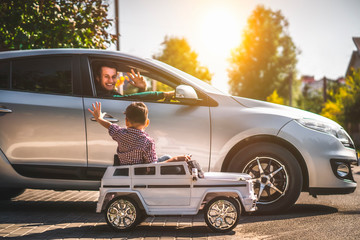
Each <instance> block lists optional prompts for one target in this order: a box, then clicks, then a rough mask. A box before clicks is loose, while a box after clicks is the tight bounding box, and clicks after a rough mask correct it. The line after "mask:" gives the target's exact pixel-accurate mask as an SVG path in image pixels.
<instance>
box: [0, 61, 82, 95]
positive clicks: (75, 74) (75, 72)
mask: <svg viewBox="0 0 360 240" xmlns="http://www.w3.org/2000/svg"><path fill="white" fill-rule="evenodd" d="M59 57H69V58H71V65H70V66H71V88H72V93H70V94H65V93H54V92H49V93H48V92H35V91H30V90H22V89H14V86H13V77H14V76H13V66H14V62H16V61H24V60H25V61H31V60H32V59H35V60H38V59H49V58H59ZM1 61H2V62H3V61H4V62H6V61H7V62H9V65H10V66H9V71H10V78H9V88H7V89H1V90H6V91H15V92H27V93H34V94H46V95H57V96H68V97H76V96H79V97H80V96H82V85H81V82H80V81H76V79H80V78H81V71H80V61H79V56H77V55H74V54H45V55H32V56H20V57H9V58H7V59H1Z"/></svg>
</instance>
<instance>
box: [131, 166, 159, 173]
mask: <svg viewBox="0 0 360 240" xmlns="http://www.w3.org/2000/svg"><path fill="white" fill-rule="evenodd" d="M134 170H135V175H155V167H137V168H134Z"/></svg>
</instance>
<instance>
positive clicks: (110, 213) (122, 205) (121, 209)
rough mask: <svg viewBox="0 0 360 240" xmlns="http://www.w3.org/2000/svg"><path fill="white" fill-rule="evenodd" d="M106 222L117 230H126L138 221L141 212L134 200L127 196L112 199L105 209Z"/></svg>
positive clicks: (133, 226)
mask: <svg viewBox="0 0 360 240" xmlns="http://www.w3.org/2000/svg"><path fill="white" fill-rule="evenodd" d="M105 219H106V222H107V223H108V224H109V225H110V226H111V227H112V228H113V229H115V230H117V231H128V230H131V229H133V228H135V227H136V225H137V224H138V223H139V222H140V219H141V213H140V209H139V207H138V206H137V204H136V202H135V201H134V200H133V199H131V198H127V197H119V198H115V199H113V200H112V201H111V202H110V203H109V204H108V206H107V208H106V211H105Z"/></svg>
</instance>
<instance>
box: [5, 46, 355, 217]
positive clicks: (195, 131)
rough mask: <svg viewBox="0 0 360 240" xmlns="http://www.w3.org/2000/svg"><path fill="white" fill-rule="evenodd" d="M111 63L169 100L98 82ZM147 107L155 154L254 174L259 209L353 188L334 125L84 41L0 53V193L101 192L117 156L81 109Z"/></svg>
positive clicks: (114, 111)
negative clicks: (77, 45) (104, 88)
mask: <svg viewBox="0 0 360 240" xmlns="http://www.w3.org/2000/svg"><path fill="white" fill-rule="evenodd" d="M105 62H106V63H109V62H111V64H113V65H116V70H117V74H118V81H119V82H120V81H121V78H122V77H124V76H125V77H126V72H130V70H131V69H135V70H136V71H139V72H141V74H142V75H143V76H144V78H145V79H146V81H147V82H148V89H146V90H148V91H176V94H175V98H174V99H161V100H146V99H137V98H136V95H135V97H133V98H132V99H131V98H124V97H119V96H120V95H121V94H128V93H133V92H134V91H136V89H134V88H132V87H131V85H130V84H123V85H121V87H120V86H118V84H117V85H116V86H117V91H118V92H119V95H113V96H109V95H102V94H101V92H100V91H99V89H97V84H96V76H97V71H98V70H97V69H98V66H101V64H104V63H105ZM134 100H135V101H136V100H140V101H144V102H145V103H146V105H147V106H148V108H149V117H150V121H151V123H150V126H149V127H148V128H147V130H146V131H147V132H148V133H149V135H150V136H152V137H153V138H154V139H155V142H156V151H157V153H158V155H162V154H171V155H173V156H176V155H182V154H186V153H191V154H192V155H193V159H196V160H198V162H199V163H200V164H201V165H202V166H203V168H204V170H205V171H214V172H216V171H224V172H226V171H227V172H245V173H248V174H249V175H250V176H252V179H253V181H254V187H255V194H256V195H257V198H258V202H257V206H258V208H259V210H260V211H276V210H280V209H285V208H287V207H289V206H291V205H292V204H294V203H295V202H296V200H297V198H298V196H299V194H300V192H301V191H306V192H309V193H310V194H312V195H317V194H345V193H351V192H353V191H354V190H355V188H356V183H355V182H354V179H353V176H352V173H351V164H352V163H355V164H357V155H356V152H355V147H354V144H353V141H352V140H351V138H350V137H349V136H348V134H347V133H346V132H345V131H344V129H343V128H341V126H339V125H338V124H337V123H335V122H333V121H331V120H329V119H327V118H324V117H321V116H319V115H315V114H312V113H309V112H306V111H301V110H298V109H295V108H290V107H286V106H281V105H276V104H271V103H267V102H262V101H256V100H252V99H247V98H241V97H233V96H230V95H227V94H224V93H222V92H220V91H218V90H217V89H215V88H214V87H212V86H210V85H208V84H206V83H205V82H203V81H201V80H199V79H196V78H194V77H192V76H190V75H188V74H185V73H184V72H181V71H179V70H178V69H175V68H173V67H170V66H168V65H166V64H164V63H161V62H158V61H156V60H152V59H142V58H138V57H134V56H130V55H126V54H122V53H119V52H111V51H103V50H85V49H54V50H29V51H12V52H2V53H0V149H1V150H0V188H1V190H0V191H1V193H0V196H1V197H2V198H6V197H7V198H9V197H11V196H14V195H16V194H19V193H20V192H21V191H22V190H23V189H26V188H37V189H55V190H66V189H79V190H81V189H83V190H98V189H99V187H100V179H101V177H102V176H103V174H104V172H105V170H106V168H107V167H108V166H110V165H113V164H114V158H113V156H114V153H115V152H116V146H117V145H116V142H114V141H113V140H112V139H111V138H110V137H109V135H108V133H107V132H106V131H104V129H103V128H102V127H101V126H100V125H99V124H97V123H96V122H95V121H94V119H93V118H92V116H91V114H90V113H89V112H88V111H87V108H89V107H90V106H91V104H92V103H93V102H95V101H101V103H102V107H103V110H104V111H105V112H107V116H106V117H107V119H108V120H109V121H111V122H116V123H118V124H119V125H122V126H125V123H124V121H125V119H124V115H123V111H124V110H125V108H126V107H127V106H128V105H129V104H130V103H131V102H132V101H134Z"/></svg>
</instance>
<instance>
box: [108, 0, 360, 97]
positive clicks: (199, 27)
mask: <svg viewBox="0 0 360 240" xmlns="http://www.w3.org/2000/svg"><path fill="white" fill-rule="evenodd" d="M108 1H109V3H110V4H112V2H113V0H108ZM119 1H120V34H121V37H120V50H121V51H122V52H125V53H129V54H133V55H136V56H140V57H145V58H149V57H151V56H152V55H153V54H158V53H161V50H162V46H161V43H162V42H163V41H164V38H165V36H170V37H184V38H185V39H186V40H187V41H188V43H189V45H190V47H191V48H192V50H194V51H195V52H196V53H197V54H198V60H199V62H200V64H201V65H202V66H206V67H208V68H209V70H210V72H211V73H212V74H213V78H212V84H213V85H214V86H215V87H217V88H218V89H220V90H222V91H224V92H228V90H229V86H228V72H227V69H228V68H229V58H230V56H231V50H232V49H234V48H236V47H238V46H239V45H240V44H241V41H242V38H241V37H242V34H243V31H244V28H245V27H246V23H247V19H248V17H249V16H250V15H251V13H252V11H253V10H254V9H255V8H256V6H257V5H264V6H265V7H267V8H270V9H272V10H273V11H277V10H280V11H281V13H282V14H283V16H284V17H285V18H286V19H287V20H288V22H289V28H288V30H289V33H290V36H291V37H292V40H293V42H294V43H295V45H296V46H297V48H298V49H300V50H301V54H300V55H299V56H298V64H297V70H298V74H299V75H298V77H300V76H301V75H310V76H314V77H315V79H320V78H322V77H324V76H326V77H328V78H331V79H337V78H338V77H341V76H344V74H345V72H346V69H347V66H348V64H349V61H350V57H351V54H352V52H353V51H354V50H355V49H356V47H355V44H354V43H353V40H352V37H354V36H357V37H360V0H119ZM109 11H110V13H109V17H110V18H111V17H112V16H113V15H112V13H113V12H114V11H113V8H112V7H110V9H109ZM110 49H115V47H114V46H112V47H111V48H110Z"/></svg>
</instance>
